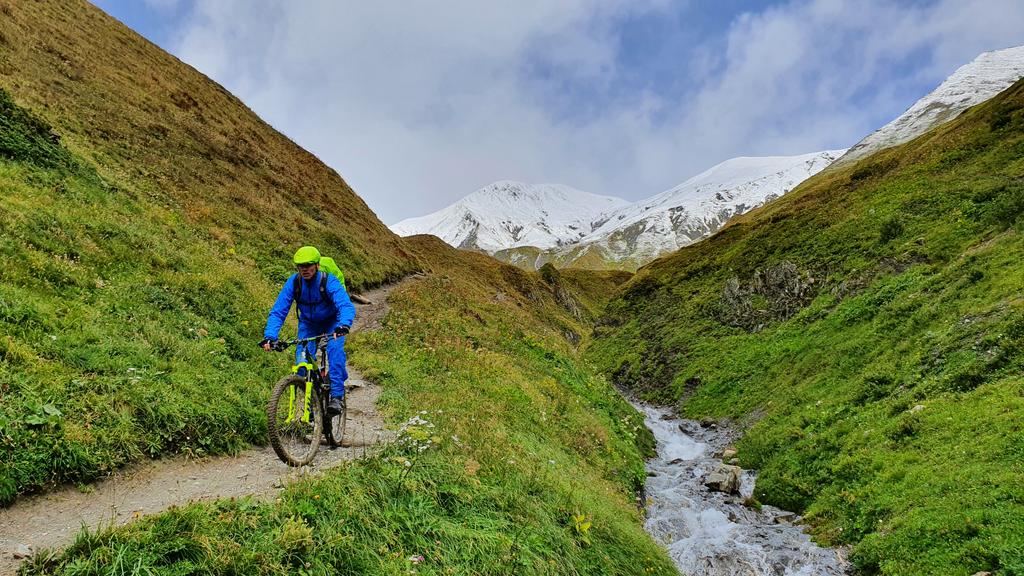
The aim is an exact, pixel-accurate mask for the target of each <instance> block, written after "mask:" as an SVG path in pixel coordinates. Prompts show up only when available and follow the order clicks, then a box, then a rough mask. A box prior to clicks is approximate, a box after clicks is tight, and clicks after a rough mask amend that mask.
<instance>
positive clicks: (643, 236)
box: [391, 150, 844, 269]
mask: <svg viewBox="0 0 1024 576" xmlns="http://www.w3.org/2000/svg"><path fill="white" fill-rule="evenodd" d="M843 152H844V150H826V151H822V152H813V153H810V154H801V155H797V156H761V157H754V156H747V157H737V158H731V159H729V160H726V161H724V162H721V163H719V164H716V165H715V166H712V167H711V168H709V169H707V170H705V171H703V172H701V173H700V174H697V175H695V176H693V177H691V178H689V179H687V180H686V181H684V182H683V183H682V184H679V185H677V186H674V187H672V188H670V189H668V190H665V191H663V192H661V193H659V194H656V195H654V196H652V197H650V198H647V199H644V200H639V201H637V202H626V201H624V200H621V199H618V198H614V197H608V196H598V195H593V194H589V193H586V192H580V191H578V190H575V189H572V188H569V187H565V186H561V185H553V184H537V185H524V184H521V183H515V182H513V183H511V184H512V185H513V186H514V188H513V189H512V191H511V192H515V191H518V189H519V188H525V189H540V190H544V189H552V190H561V189H568V190H572V191H573V192H574V193H575V194H577V196H576V197H575V199H574V200H573V201H572V202H569V203H563V204H562V205H561V206H557V207H556V208H558V209H561V210H562V211H563V213H561V214H558V213H556V214H554V215H551V214H549V212H548V210H547V208H551V206H552V203H551V202H546V203H545V204H541V205H538V206H525V207H524V206H522V205H521V204H522V202H521V201H522V198H521V197H520V196H517V195H515V194H514V193H509V192H510V190H509V189H508V185H509V184H510V183H509V182H508V181H499V182H496V183H494V184H491V185H490V186H487V187H484V188H482V189H480V190H478V191H476V192H474V193H472V194H470V195H468V196H466V197H464V198H463V199H461V200H459V201H458V202H456V203H454V204H452V205H450V206H448V207H447V208H443V209H442V210H439V211H437V212H435V213H433V214H429V215H427V216H422V217H418V218H412V219H406V220H403V221H402V222H399V223H397V224H394V225H392V226H391V228H392V230H393V231H395V232H397V233H399V234H401V235H411V234H433V235H436V236H438V237H440V238H441V239H442V240H445V241H446V242H448V243H449V244H450V245H452V246H455V247H457V248H463V249H470V250H478V251H482V252H485V253H488V254H490V255H492V256H494V257H496V258H498V259H499V260H502V261H504V262H508V263H511V264H515V265H517V266H521V267H524V268H526V269H539V268H540V267H541V266H542V265H543V264H545V263H548V262H551V263H553V264H555V265H557V266H558V267H572V266H576V267H582V268H596V269H614V268H622V269H636V267H637V266H639V265H642V264H644V263H646V262H649V261H651V260H653V259H655V258H657V257H658V256H660V255H662V254H664V253H666V252H670V251H672V250H676V249H678V248H679V247H680V246H685V245H687V244H689V243H691V242H694V241H696V240H699V239H701V238H705V237H707V236H708V235H710V234H712V233H714V232H715V231H716V230H718V228H720V227H721V226H722V225H723V224H724V223H725V222H726V221H728V220H729V218H731V217H733V216H735V215H737V214H742V213H743V212H745V211H747V210H750V209H751V208H754V207H756V206H760V205H761V204H763V203H764V202H765V201H767V200H769V199H771V198H774V197H777V196H781V195H782V194H785V193H786V192H788V191H789V190H791V189H792V188H793V187H795V186H796V185H797V184H799V183H800V182H802V181H803V180H804V179H806V178H807V177H809V176H810V175H812V174H814V173H817V172H818V171H819V170H821V169H823V168H825V167H826V166H827V165H828V164H829V163H830V162H831V161H833V160H834V159H835V158H838V157H839V156H840V155H841V154H842V153H843ZM502 191H504V192H506V193H507V194H505V195H504V196H498V195H497V194H495V193H496V192H502ZM517 212H518V213H520V214H528V215H529V216H528V217H524V216H521V215H518V214H516V213H517ZM580 212H582V214H580ZM566 214H571V216H566ZM546 218H550V220H551V221H552V224H547V223H544V220H545V219H546ZM509 222H515V223H519V225H520V226H522V225H523V223H527V224H529V223H533V225H534V226H536V227H543V228H545V233H544V235H536V234H535V235H533V236H532V237H530V236H528V235H521V236H516V237H512V233H513V232H514V231H515V230H510V229H508V228H507V227H506V228H505V229H504V234H502V233H496V232H495V230H501V228H502V226H503V225H507V224H508V223H509ZM570 222H571V224H566V223H570ZM480 230H484V231H485V232H486V236H484V237H483V238H482V237H481V235H480V234H479V231H480ZM559 231H560V232H561V233H560V234H559ZM537 238H539V239H541V240H542V242H536V241H534V242H531V239H537Z"/></svg>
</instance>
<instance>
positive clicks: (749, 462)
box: [588, 82, 1024, 574]
mask: <svg viewBox="0 0 1024 576" xmlns="http://www.w3.org/2000/svg"><path fill="white" fill-rule="evenodd" d="M1022 220H1024V82H1018V83H1016V84H1015V85H1013V86H1012V87H1011V88H1010V89H1009V90H1007V91H1006V92H1004V93H1002V94H1000V95H999V96H997V97H996V98H994V99H992V100H991V101H989V102H987V103H984V104H981V105H979V106H977V107H975V108H973V109H971V110H970V111H969V112H967V113H965V114H963V115H962V116H961V117H960V118H958V119H957V120H955V121H953V122H951V123H949V124H946V125H944V126H942V127H939V128H937V129H935V130H933V131H931V132H929V133H927V134H925V135H923V136H921V137H919V138H917V139H915V140H913V141H911V142H909V143H907V144H905V145H902V146H899V147H896V148H892V149H889V150H884V151H881V152H878V153H876V154H874V155H873V156H870V157H868V158H866V159H864V160H861V161H859V162H857V163H855V164H852V165H847V166H844V167H841V168H836V169H830V170H826V171H825V172H823V173H822V174H820V175H818V176H816V177H813V178H811V179H810V180H808V181H807V182H805V183H804V184H803V185H801V186H800V187H799V188H797V189H796V190H794V191H793V192H790V193H789V194H787V195H785V196H783V197H782V198H780V199H778V200H776V201H774V202H772V203H770V204H768V205H766V206H764V207H763V208H761V209H758V210H755V211H753V212H750V213H748V214H746V215H744V216H741V217H739V218H737V219H735V220H733V221H732V222H731V223H730V224H729V225H727V226H726V227H725V228H724V229H723V230H722V231H720V232H719V233H718V234H717V235H715V236H713V237H711V238H709V239H708V240H706V241H704V242H701V243H698V244H695V245H693V246H689V247H686V248H683V249H681V250H680V251H679V252H677V253H675V254H673V255H672V256H669V257H666V258H664V259H662V260H659V261H657V262H655V263H653V264H651V265H650V266H648V267H646V268H644V269H642V270H641V271H640V272H639V273H638V274H637V275H636V277H634V278H633V279H632V280H630V281H629V282H628V283H627V284H626V285H625V286H624V287H623V289H622V290H621V291H620V292H619V293H618V294H617V295H616V296H615V297H614V298H613V299H612V301H611V303H610V304H609V305H608V308H607V310H606V312H605V314H604V315H603V316H602V317H601V318H600V319H599V320H598V322H597V328H596V329H595V332H594V343H593V345H592V346H591V347H590V349H589V351H588V356H589V357H590V358H591V359H592V360H593V361H594V362H596V363H597V364H598V365H599V366H600V367H601V369H602V370H603V371H604V372H605V373H606V374H608V375H609V377H611V378H612V379H613V381H614V382H616V383H618V384H620V385H622V386H626V387H628V388H631V389H632V390H634V391H635V392H637V393H638V394H641V395H642V396H643V397H645V398H648V399H650V400H654V401H658V402H666V403H678V406H679V407H680V411H681V412H682V414H683V415H685V416H688V417H692V418H700V417H709V416H710V417H728V418H732V419H737V420H740V421H743V422H747V423H749V424H750V425H751V427H750V428H749V430H747V431H746V434H745V436H744V438H743V439H742V440H741V441H740V443H739V445H738V449H739V458H740V461H741V463H742V465H743V466H744V467H750V468H756V469H758V470H759V477H758V481H757V487H756V489H755V492H754V496H755V497H756V499H757V500H758V501H760V502H762V503H767V504H774V505H777V506H780V507H782V508H785V509H787V510H795V511H799V512H801V513H803V514H804V515H805V521H806V522H807V524H808V525H809V526H810V527H811V528H812V530H813V531H814V532H815V534H817V536H818V537H819V538H820V539H821V540H822V541H824V542H826V543H832V544H848V545H853V560H854V563H855V566H856V568H857V569H858V570H859V571H860V573H864V574H974V573H976V572H980V571H990V572H992V573H995V574H1018V573H1021V572H1022V571H1024V531H1022V530H1021V529H1020V527H1021V518H1022V514H1024V483H1022V482H1021V479H1022V477H1024V476H1022V474H1024V468H1022V456H1024V431H1022V430H1024V428H1022V427H1024V423H1022V421H1021V418H1020V414H1021V409H1022V408H1024V377H1022V372H1021V369H1022V367H1024V300H1022V299H1021V288H1022V286H1024V267H1022V264H1021V263H1022V262H1024V241H1022V236H1021V231H1022Z"/></svg>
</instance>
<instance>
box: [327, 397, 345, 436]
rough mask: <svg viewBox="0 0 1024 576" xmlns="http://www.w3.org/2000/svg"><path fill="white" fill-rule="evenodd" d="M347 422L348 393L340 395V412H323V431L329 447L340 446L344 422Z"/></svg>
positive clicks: (343, 432) (343, 433)
mask: <svg viewBox="0 0 1024 576" xmlns="http://www.w3.org/2000/svg"><path fill="white" fill-rule="evenodd" d="M347 423H348V394H346V395H344V396H342V397H341V412H340V413H338V414H324V432H326V433H327V442H328V443H329V444H330V446H331V448H337V447H338V446H341V441H342V440H343V439H344V438H345V424H347Z"/></svg>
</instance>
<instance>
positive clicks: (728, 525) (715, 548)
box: [635, 404, 848, 576]
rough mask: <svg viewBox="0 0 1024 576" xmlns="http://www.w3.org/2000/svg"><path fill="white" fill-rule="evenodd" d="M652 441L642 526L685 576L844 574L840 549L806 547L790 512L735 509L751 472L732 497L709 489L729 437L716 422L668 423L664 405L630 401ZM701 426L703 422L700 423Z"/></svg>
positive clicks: (748, 489) (750, 485)
mask: <svg viewBox="0 0 1024 576" xmlns="http://www.w3.org/2000/svg"><path fill="white" fill-rule="evenodd" d="M635 405H636V407H637V409H638V410H640V411H641V412H643V413H644V415H645V417H646V423H647V427H648V428H650V429H651V431H653V432H654V436H655V438H656V439H657V441H658V455H657V457H655V458H652V459H651V460H648V462H647V476H648V478H647V488H646V496H647V521H646V522H645V528H646V529H647V531H648V532H649V533H650V534H651V535H652V536H653V537H654V539H655V540H657V541H658V542H660V543H662V544H663V545H664V546H665V547H666V548H667V549H668V552H669V555H670V556H671V557H672V559H673V561H675V563H676V566H677V567H678V568H679V571H680V572H681V573H683V574H686V575H688V576H748V575H749V576H833V575H837V576H838V575H842V574H846V573H847V570H848V564H847V562H846V561H845V559H844V558H843V551H842V550H834V549H827V548H821V547H819V546H817V545H816V544H814V543H813V542H811V540H810V538H809V537H808V536H807V534H805V533H804V531H803V530H802V529H801V527H800V526H798V525H796V524H794V522H796V521H798V520H799V517H798V516H796V515H795V514H793V513H790V512H786V511H784V510H780V509H778V508H773V507H771V506H762V507H761V509H760V510H755V509H754V508H749V507H747V506H744V505H743V500H744V499H745V498H747V497H749V496H751V494H752V493H753V490H754V480H755V478H756V476H755V475H754V473H753V472H750V471H747V470H744V471H743V472H742V474H741V475H740V487H739V494H734V495H730V494H726V493H724V492H718V491H712V490H710V489H709V488H707V487H706V486H705V481H706V479H707V478H708V476H709V475H710V474H711V473H712V472H714V471H715V469H716V468H718V467H719V466H720V465H721V464H722V462H721V460H720V459H719V458H718V457H717V455H719V454H721V453H722V451H723V450H724V449H725V448H726V447H728V446H729V445H730V443H731V442H733V441H734V440H735V439H736V434H735V433H734V432H731V431H728V430H722V429H719V428H718V427H717V425H707V426H706V427H704V426H701V424H700V423H698V422H694V421H692V420H680V419H678V418H675V417H674V416H673V415H672V413H671V412H670V411H669V410H668V409H666V408H656V407H652V406H648V405H644V404H635ZM705 424H707V423H705Z"/></svg>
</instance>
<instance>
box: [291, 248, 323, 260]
mask: <svg viewBox="0 0 1024 576" xmlns="http://www.w3.org/2000/svg"><path fill="white" fill-rule="evenodd" d="M292 261H293V262H295V263H296V264H316V263H318V262H320V251H319V250H317V249H316V248H314V247H312V246H303V247H302V248H299V249H298V251H297V252H295V256H293V257H292Z"/></svg>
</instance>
